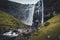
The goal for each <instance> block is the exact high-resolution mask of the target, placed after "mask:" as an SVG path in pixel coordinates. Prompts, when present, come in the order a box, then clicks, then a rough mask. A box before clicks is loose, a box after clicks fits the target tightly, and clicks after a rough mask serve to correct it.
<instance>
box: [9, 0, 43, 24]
mask: <svg viewBox="0 0 60 40" xmlns="http://www.w3.org/2000/svg"><path fill="white" fill-rule="evenodd" d="M40 1H41V3H38V8H36V4H21V3H18V2H14V1H9V2H8V4H9V13H10V14H12V15H13V16H15V17H16V18H18V19H19V20H21V21H22V22H23V23H25V24H27V25H32V23H33V15H34V14H35V9H37V10H38V15H40V17H42V23H43V20H44V19H43V1H42V0H40ZM38 2H39V1H38ZM41 5H42V6H41Z"/></svg>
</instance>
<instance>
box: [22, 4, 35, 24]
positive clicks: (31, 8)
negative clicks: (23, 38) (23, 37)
mask: <svg viewBox="0 0 60 40" xmlns="http://www.w3.org/2000/svg"><path fill="white" fill-rule="evenodd" d="M34 8H35V5H29V6H28V7H27V9H25V10H26V12H27V10H28V13H29V16H28V17H27V19H24V20H23V22H24V23H25V24H28V25H32V23H33V22H32V21H33V14H34Z"/></svg>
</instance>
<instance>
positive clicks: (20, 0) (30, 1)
mask: <svg viewBox="0 0 60 40" xmlns="http://www.w3.org/2000/svg"><path fill="white" fill-rule="evenodd" d="M9 1H13V2H17V3H22V4H35V3H37V2H38V1H39V0H9Z"/></svg>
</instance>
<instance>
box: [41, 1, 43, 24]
mask: <svg viewBox="0 0 60 40" xmlns="http://www.w3.org/2000/svg"><path fill="white" fill-rule="evenodd" d="M41 1H42V21H41V22H42V24H43V22H44V5H43V0H41Z"/></svg>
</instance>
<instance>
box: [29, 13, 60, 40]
mask: <svg viewBox="0 0 60 40" xmlns="http://www.w3.org/2000/svg"><path fill="white" fill-rule="evenodd" d="M47 22H49V25H47V26H45V23H44V24H43V25H42V26H40V27H41V29H40V30H39V31H38V32H35V33H34V34H32V37H31V38H30V39H29V40H60V14H59V15H56V16H55V17H53V18H51V19H50V20H48V21H47Z"/></svg>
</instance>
